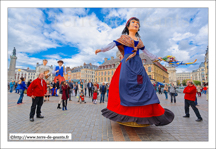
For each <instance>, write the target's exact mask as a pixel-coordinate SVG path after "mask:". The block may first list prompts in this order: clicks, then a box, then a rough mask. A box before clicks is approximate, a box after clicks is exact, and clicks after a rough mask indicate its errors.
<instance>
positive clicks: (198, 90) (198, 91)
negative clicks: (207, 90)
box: [197, 85, 201, 97]
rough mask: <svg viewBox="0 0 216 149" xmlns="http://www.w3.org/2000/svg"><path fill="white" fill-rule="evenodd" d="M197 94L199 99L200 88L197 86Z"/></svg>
mask: <svg viewBox="0 0 216 149" xmlns="http://www.w3.org/2000/svg"><path fill="white" fill-rule="evenodd" d="M197 94H198V97H201V86H200V85H198V86H197Z"/></svg>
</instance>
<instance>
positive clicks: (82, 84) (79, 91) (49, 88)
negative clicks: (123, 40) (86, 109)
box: [8, 73, 208, 121]
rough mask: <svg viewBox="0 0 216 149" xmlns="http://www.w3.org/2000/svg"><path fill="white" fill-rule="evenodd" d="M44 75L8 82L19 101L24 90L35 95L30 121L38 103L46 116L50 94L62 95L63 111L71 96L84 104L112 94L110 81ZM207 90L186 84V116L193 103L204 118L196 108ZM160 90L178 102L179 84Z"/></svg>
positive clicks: (9, 88) (101, 101)
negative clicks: (52, 78)
mask: <svg viewBox="0 0 216 149" xmlns="http://www.w3.org/2000/svg"><path fill="white" fill-rule="evenodd" d="M43 77H44V75H43V73H41V74H40V75H39V77H38V78H37V79H35V80H34V81H33V83H32V80H30V81H28V82H27V84H26V83H25V78H23V77H22V78H20V80H19V81H18V82H15V81H14V80H12V81H11V82H10V83H9V84H8V90H9V92H10V93H12V92H13V90H15V93H18V94H19V95H20V96H19V99H18V101H17V104H22V103H23V96H24V92H25V91H26V93H27V96H30V97H32V106H31V111H30V121H34V119H33V117H34V114H35V109H36V106H37V117H38V118H43V117H44V116H42V115H41V114H40V113H41V110H40V109H41V106H42V104H43V102H46V101H49V98H50V96H57V97H59V102H58V106H57V109H62V110H63V111H64V110H67V101H68V100H69V101H72V97H76V98H78V101H77V102H79V103H80V104H81V103H86V101H85V97H86V96H88V97H89V98H92V103H93V104H97V101H98V97H99V95H100V97H99V103H104V98H105V94H107V95H106V96H107V97H108V94H109V83H107V84H105V83H102V84H101V85H99V84H98V83H97V82H94V83H93V82H91V81H90V80H89V82H88V83H87V82H86V80H84V81H82V80H81V79H80V80H79V81H78V82H74V81H72V80H69V81H62V82H61V84H60V83H59V81H58V79H57V81H56V83H55V81H54V80H53V81H52V82H51V83H50V81H45V80H44V79H43ZM41 80H42V81H41ZM41 86H42V87H41ZM44 86H45V87H44ZM153 86H154V88H155V90H156V91H157V86H156V84H155V83H154V84H153ZM190 88H193V90H192V91H191V89H190ZM207 91H208V86H207V85H206V86H204V87H202V86H200V85H198V86H195V85H193V83H192V82H191V81H188V82H187V87H185V89H184V91H183V93H184V94H185V114H186V115H185V116H184V117H185V118H188V117H190V116H189V106H191V107H192V109H193V110H194V112H195V114H196V115H197V117H198V119H197V121H201V120H202V117H201V116H200V113H199V111H198V109H197V108H196V106H198V104H197V97H196V94H197V95H198V97H200V96H201V95H202V93H203V94H207V93H208V92H207ZM158 92H159V94H162V93H164V94H165V99H166V100H167V99H168V95H170V99H171V100H170V102H171V103H173V102H174V103H176V96H177V95H178V93H177V90H176V86H175V85H174V84H173V83H171V85H167V84H165V86H164V87H163V88H162V87H161V86H160V85H159V86H158ZM190 92H193V93H190ZM35 99H36V100H35ZM41 100H42V101H41ZM61 104H62V107H61Z"/></svg>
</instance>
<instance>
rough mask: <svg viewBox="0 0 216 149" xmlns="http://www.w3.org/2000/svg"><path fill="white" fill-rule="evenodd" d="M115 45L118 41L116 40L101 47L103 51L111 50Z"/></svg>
mask: <svg viewBox="0 0 216 149" xmlns="http://www.w3.org/2000/svg"><path fill="white" fill-rule="evenodd" d="M115 46H116V43H115V42H111V43H110V44H108V45H107V46H105V47H103V48H101V52H106V51H109V50H111V49H113V48H114V47H115Z"/></svg>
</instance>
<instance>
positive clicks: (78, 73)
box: [65, 63, 98, 82]
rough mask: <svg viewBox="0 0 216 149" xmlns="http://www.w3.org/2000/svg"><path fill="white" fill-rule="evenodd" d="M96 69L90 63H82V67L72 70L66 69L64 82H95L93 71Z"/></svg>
mask: <svg viewBox="0 0 216 149" xmlns="http://www.w3.org/2000/svg"><path fill="white" fill-rule="evenodd" d="M97 68H98V66H96V65H92V64H91V63H89V64H86V63H84V64H83V66H78V67H74V68H72V69H70V68H67V69H66V71H67V75H65V80H69V79H72V80H74V79H82V80H86V81H87V82H88V81H89V80H90V81H91V82H95V81H96V80H95V70H96V69H97Z"/></svg>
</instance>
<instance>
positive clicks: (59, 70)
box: [53, 60, 66, 85]
mask: <svg viewBox="0 0 216 149" xmlns="http://www.w3.org/2000/svg"><path fill="white" fill-rule="evenodd" d="M57 63H58V66H55V67H54V68H53V74H54V75H55V78H54V81H55V83H56V82H57V79H58V81H59V85H60V84H61V82H62V81H65V78H64V74H66V70H65V68H64V66H62V65H63V63H64V62H63V61H62V60H59V61H58V62H57Z"/></svg>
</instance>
